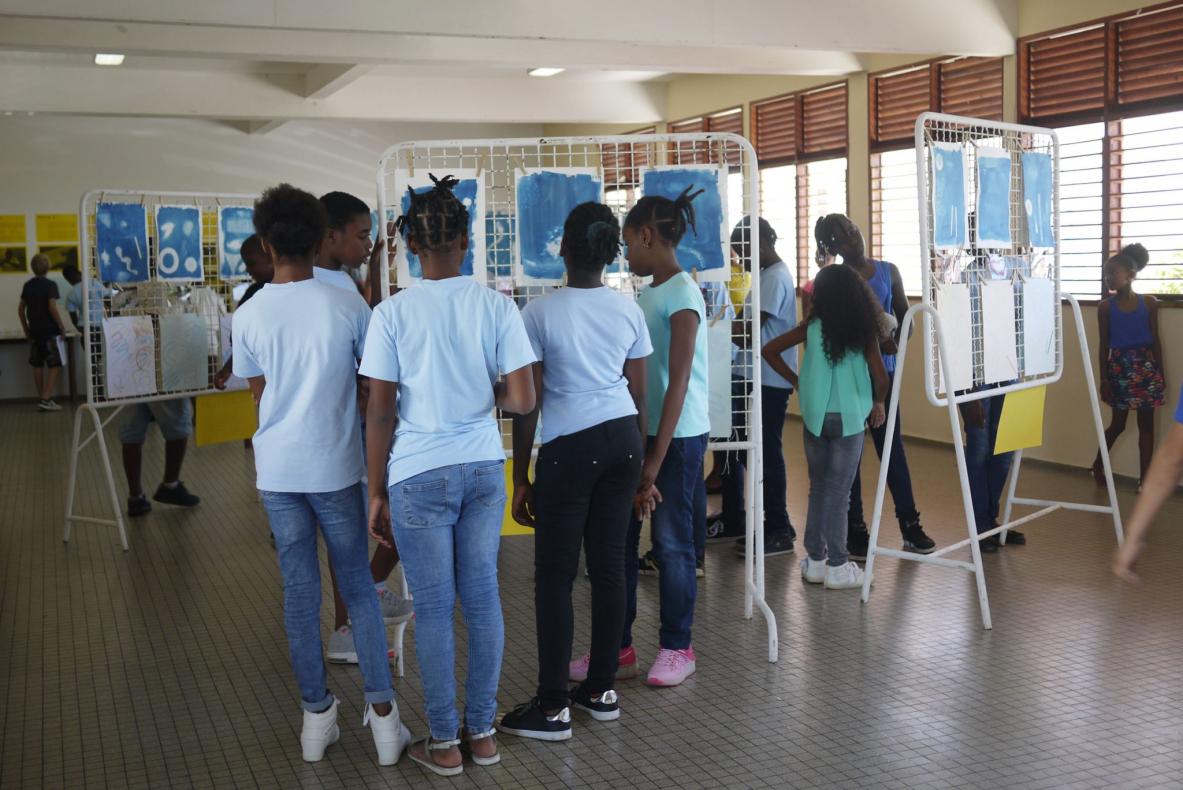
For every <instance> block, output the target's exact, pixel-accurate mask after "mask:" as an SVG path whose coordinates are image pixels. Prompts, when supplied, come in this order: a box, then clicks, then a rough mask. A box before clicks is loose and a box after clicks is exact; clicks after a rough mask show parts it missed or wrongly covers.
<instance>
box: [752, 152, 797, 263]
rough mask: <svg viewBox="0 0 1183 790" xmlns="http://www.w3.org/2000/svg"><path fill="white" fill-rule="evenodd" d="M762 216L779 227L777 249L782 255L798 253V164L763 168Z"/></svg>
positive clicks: (761, 185) (790, 257)
mask: <svg viewBox="0 0 1183 790" xmlns="http://www.w3.org/2000/svg"><path fill="white" fill-rule="evenodd" d="M760 216H761V217H763V218H764V219H766V220H768V224H769V225H771V226H772V229H773V230H775V231H776V236H777V242H776V249H777V252H779V253H780V256H781V257H782V258H787V259H789V260H792V259H793V258H795V257H796V256H797V166H796V165H780V166H779V167H765V168H761V170H760Z"/></svg>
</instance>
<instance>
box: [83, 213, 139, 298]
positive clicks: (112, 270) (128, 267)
mask: <svg viewBox="0 0 1183 790" xmlns="http://www.w3.org/2000/svg"><path fill="white" fill-rule="evenodd" d="M94 229H95V259H96V260H97V261H98V264H99V279H100V280H102V281H103V282H105V283H141V282H146V281H147V279H148V211H147V209H145V208H144V207H143V206H142V205H140V204H139V203H99V204H98V206H96V207H95V212H94Z"/></svg>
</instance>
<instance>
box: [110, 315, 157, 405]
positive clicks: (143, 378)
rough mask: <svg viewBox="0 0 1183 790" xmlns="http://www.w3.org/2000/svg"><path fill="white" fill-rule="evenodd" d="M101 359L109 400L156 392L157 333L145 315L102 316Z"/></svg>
mask: <svg viewBox="0 0 1183 790" xmlns="http://www.w3.org/2000/svg"><path fill="white" fill-rule="evenodd" d="M103 361H104V363H105V365H104V372H105V373H106V381H105V382H104V385H105V386H104V390H105V392H106V396H107V399H108V400H114V399H116V398H134V397H137V396H141V395H152V394H153V393H155V392H156V335H155V332H154V331H153V330H152V318H151V317H150V316H146V315H131V316H116V317H114V318H104V319H103Z"/></svg>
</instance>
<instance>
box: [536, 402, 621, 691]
mask: <svg viewBox="0 0 1183 790" xmlns="http://www.w3.org/2000/svg"><path fill="white" fill-rule="evenodd" d="M642 455H643V451H642V444H641V432H640V429H639V428H638V426H637V418H636V417H624V418H621V419H618V420H609V421H608V422H603V423H600V424H599V425H596V426H594V427H592V428H588V429H587V430H583V431H580V432H578V433H573V434H569V435H567V436H560V437H559V438H557V439H554V440H552V441H549V442H547V443H546V444H544V445H542V449H541V450H539V452H538V463H537V465H536V467H535V473H534V506H535V511H536V513H535V515H536V517H537V527H536V529H535V537H534V611H535V617H536V621H537V628H538V698H539V700H540V702H541V703H542V707H543V708H545V709H548V710H549V709H553V708H561V707H565V706H566V705H568V704H569V699H568V696H569V691H568V685H567V684H568V681H567V674H568V669H567V664H568V662H570V660H571V639H572V635H573V632H574V614H573V612H572V608H571V585H572V583H573V582H574V581H575V577H576V575H577V574H578V572H579V548H580V546H581V545H583V546H584V547H585V548H586V551H587V571H588V576H589V577H590V579H591V597H592V618H591V619H592V623H591V625H592V639H591V665H590V667H589V668H588V674H587V681H586V682H585V686H586V687H587V688H588V690H589V691H591V692H592V694H600V693H602V692H604V691H607V690H608V689H610V688H612V687H613V686H614V681H615V677H616V669H617V659H618V656H619V650H620V638H621V633H622V632H623V630H624V614H625V612H624V610H625V587H624V547H625V540H626V538H627V535H628V527H629V515H630V512H631V510H632V505H633V495H634V494H635V493H636V491H637V485H638V484H639V483H640V479H641V462H642Z"/></svg>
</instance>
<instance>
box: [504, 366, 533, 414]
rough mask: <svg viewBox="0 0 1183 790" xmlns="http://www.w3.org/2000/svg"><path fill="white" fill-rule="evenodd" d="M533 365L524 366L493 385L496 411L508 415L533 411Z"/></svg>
mask: <svg viewBox="0 0 1183 790" xmlns="http://www.w3.org/2000/svg"><path fill="white" fill-rule="evenodd" d="M533 368H534V366H533V364H530V365H525V366H524V367H520V368H518V369H517V370H514V371H511V372H510V373H507V374H506V375H505V379H504V380H503V381H498V382H497V383H496V384H494V385H493V398H494V402H495V403H496V406H497V408H498V409H501V411H504V412H508V413H510V414H528V413H529V412H532V411H534V403H535V401H536V400H537V398H536V397H535V393H534V372H533Z"/></svg>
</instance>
